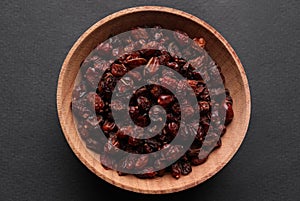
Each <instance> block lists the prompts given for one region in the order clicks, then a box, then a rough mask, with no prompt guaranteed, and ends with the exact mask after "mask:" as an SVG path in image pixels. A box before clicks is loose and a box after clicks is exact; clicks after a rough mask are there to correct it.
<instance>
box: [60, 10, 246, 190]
mask: <svg viewBox="0 0 300 201" xmlns="http://www.w3.org/2000/svg"><path fill="white" fill-rule="evenodd" d="M148 11H152V12H153V11H154V12H162V13H168V14H172V15H179V16H181V17H183V18H187V19H189V20H191V21H193V22H196V23H197V24H200V25H201V26H202V27H203V28H204V29H206V30H207V31H208V32H211V33H212V34H213V35H214V36H215V37H216V38H217V40H219V41H220V42H221V43H222V44H223V46H224V47H225V48H226V50H227V51H228V52H229V54H230V56H231V57H232V58H233V60H234V63H235V65H236V66H237V67H238V71H239V73H240V74H241V78H242V82H243V87H244V90H245V99H246V100H247V102H246V106H247V107H245V108H244V109H245V110H246V114H248V115H247V116H246V117H245V121H244V122H245V123H246V125H245V126H244V130H243V131H241V135H243V136H242V140H241V141H240V143H239V145H238V146H236V147H235V149H234V150H233V151H232V152H231V154H230V156H229V157H228V158H227V160H226V161H224V162H223V163H222V165H221V166H220V167H218V168H217V169H215V171H213V172H211V174H210V175H208V176H207V177H204V178H203V179H202V180H201V181H198V182H193V183H191V184H189V185H187V186H185V188H184V189H183V188H169V189H164V190H159V191H153V190H152V189H151V190H147V189H134V188H132V187H130V186H126V185H124V184H123V183H122V182H116V181H114V180H111V179H110V178H108V177H106V176H105V175H103V174H101V173H100V172H98V171H97V170H96V169H95V168H93V165H92V164H91V163H90V161H88V160H87V159H85V158H84V157H82V155H81V154H80V151H78V148H77V147H76V146H75V145H74V143H73V141H72V140H71V139H70V138H68V137H67V135H66V133H67V128H66V125H65V124H64V120H63V119H64V114H63V112H62V103H63V99H64V98H63V97H62V85H63V82H62V80H63V79H62V78H63V77H64V76H65V74H66V72H67V67H68V64H69V62H70V59H71V57H72V55H73V54H74V52H75V51H76V50H77V48H78V46H80V44H81V43H82V41H84V39H85V38H86V37H87V36H88V35H89V34H90V33H93V32H94V31H95V30H96V29H97V28H98V27H99V26H101V25H103V24H105V23H107V22H108V21H110V20H111V19H114V18H117V17H121V16H124V15H128V14H133V13H139V12H148ZM56 104H57V112H58V118H59V122H60V125H61V128H62V131H63V134H64V136H65V139H66V140H67V143H68V145H69V146H70V147H71V149H72V151H73V153H75V155H76V156H77V158H78V159H79V160H80V161H81V162H82V163H83V164H84V165H85V166H86V167H87V168H88V169H89V170H90V171H92V172H93V173H94V174H95V175H97V176H98V177H100V178H101V179H103V180H105V181H106V182H108V183H110V184H113V185H115V186H117V187H120V188H122V189H126V190H129V191H133V192H138V193H146V194H165V193H174V192H178V191H182V190H185V189H188V188H192V187H194V186H196V185H198V184H200V183H203V182H204V181H206V180H207V179H209V178H211V177H212V176H214V175H215V174H216V173H218V172H219V171H220V170H221V169H222V168H223V167H224V166H226V164H228V162H229V161H230V160H231V159H232V158H233V156H234V155H235V154H236V152H237V151H238V149H239V147H240V146H241V144H242V142H243V141H244V138H245V136H246V133H247V130H248V127H249V122H250V118H251V95H250V89H249V84H248V80H247V76H246V73H245V70H244V68H243V66H242V63H241V61H240V59H239V58H238V56H237V54H236V53H235V51H234V49H233V48H232V47H231V45H230V44H229V43H228V42H227V41H226V40H225V38H224V37H223V36H222V35H221V34H220V33H219V32H218V31H216V30H215V29H214V28H213V27H212V26H211V25H209V24H208V23H206V22H205V21H203V20H202V19H199V18H198V17H196V16H194V15H192V14H189V13H186V12H184V11H181V10H178V9H174V8H170V7H164V6H138V7H131V8H126V9H123V10H120V11H117V12H114V13H112V14H110V15H108V16H106V17H104V18H102V19H101V20H99V21H98V22H96V23H95V24H93V25H92V26H91V27H89V28H88V29H87V30H86V31H85V32H84V33H83V34H82V35H81V36H80V37H79V38H78V39H77V41H76V42H75V43H74V44H73V46H72V48H71V49H70V50H69V52H68V54H67V56H66V58H65V60H64V62H63V64H62V67H61V70H60V74H59V78H58V85H57V92H56Z"/></svg>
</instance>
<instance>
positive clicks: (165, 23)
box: [57, 7, 250, 194]
mask: <svg viewBox="0 0 300 201" xmlns="http://www.w3.org/2000/svg"><path fill="white" fill-rule="evenodd" d="M144 25H147V26H154V25H160V26H162V27H163V28H166V29H171V30H175V29H178V30H182V31H184V32H186V33H187V34H188V35H189V36H190V37H192V38H193V37H204V38H205V40H206V42H207V46H206V49H207V51H208V52H209V55H210V56H211V58H212V59H213V60H214V61H216V63H217V64H218V65H219V66H220V67H221V69H222V72H223V75H224V76H225V78H226V87H227V88H228V89H229V90H230V92H231V95H232V98H233V101H234V105H233V110H234V113H235V117H234V119H233V121H232V123H231V124H230V125H229V126H228V127H227V132H226V134H225V135H224V136H223V137H222V146H221V148H219V149H217V150H215V151H213V152H212V153H211V154H210V156H209V159H208V160H207V161H206V162H205V163H204V164H202V165H200V166H196V167H193V171H192V173H190V174H189V175H188V176H182V177H181V178H180V179H179V180H175V179H174V178H172V177H171V176H170V175H165V176H163V177H161V178H160V177H159V178H156V179H144V180H142V179H138V178H136V177H134V176H123V177H120V176H118V175H117V173H116V172H115V171H110V170H104V169H103V167H102V166H101V164H100V163H99V161H98V160H95V158H94V157H93V154H94V153H92V152H90V151H88V150H87V149H86V148H85V145H84V143H83V142H82V141H81V139H80V137H79V135H78V134H77V131H76V128H75V125H74V123H73V116H72V112H71V95H72V90H73V86H74V82H75V78H76V75H77V73H78V71H79V68H80V65H81V63H82V61H83V60H84V59H85V58H86V57H87V56H88V54H89V53H90V52H91V51H92V50H93V49H94V48H95V47H96V46H97V45H98V44H99V43H100V42H102V41H104V40H106V39H107V38H109V37H110V36H111V35H115V34H118V33H122V32H124V31H128V30H130V29H131V28H132V27H136V26H144ZM57 107H58V114H59V118H60V123H61V126H62V129H63V132H64V135H65V137H66V139H67V141H68V143H69V145H70V146H71V148H72V150H73V151H74V153H75V154H76V155H77V157H78V158H79V159H80V160H81V161H82V162H83V163H84V164H85V165H86V166H87V167H88V168H89V169H90V170H91V171H92V172H94V173H95V174H96V175H98V176H99V177H101V178H102V179H104V180H106V181H107V182H109V183H111V184H114V185H116V186H118V187H121V188H124V189H127V190H131V191H135V192H142V193H156V194H159V193H170V192H176V191H180V190H184V189H187V188H190V187H193V186H195V185H197V184H199V183H201V182H203V181H205V180H207V179H208V178H210V177H211V176H213V175H214V174H215V173H217V172H218V171H219V170H220V169H221V168H222V167H224V165H226V163H228V161H229V160H230V159H231V158H232V157H233V155H234V154H235V153H236V151H237V150H238V148H239V146H240V144H241V143H242V141H243V139H244V136H245V134H246V131H247V127H248V123H249V118H250V93H249V87H248V83H247V78H246V75H245V72H244V69H243V67H242V65H241V63H240V61H239V59H238V58H237V56H236V54H235V52H234V51H233V49H232V48H231V47H230V45H229V44H228V43H227V42H226V41H225V39H224V38H223V37H222V36H221V35H220V34H219V33H218V32H216V31H215V30H214V29H213V28H212V27H211V26H209V25H208V24H206V23H205V22H203V21H202V20H200V19H198V18H196V17H194V16H192V15H190V14H187V13H184V12H182V11H178V10H174V9H171V8H164V7H137V8H130V9H126V10H123V11H119V12H117V13H115V14H112V15H110V16H108V17H106V18H104V19H102V20H101V21H99V22H98V23H96V24H95V25H93V26H92V27H91V28H90V29H88V30H87V31H86V32H85V33H84V34H83V35H82V36H81V37H80V38H79V40H78V41H77V42H76V43H75V45H74V46H73V48H72V49H71V50H70V52H69V54H68V56H67V57H66V59H65V62H64V64H63V66H62V69H61V73H60V77H59V82H58V90H57Z"/></svg>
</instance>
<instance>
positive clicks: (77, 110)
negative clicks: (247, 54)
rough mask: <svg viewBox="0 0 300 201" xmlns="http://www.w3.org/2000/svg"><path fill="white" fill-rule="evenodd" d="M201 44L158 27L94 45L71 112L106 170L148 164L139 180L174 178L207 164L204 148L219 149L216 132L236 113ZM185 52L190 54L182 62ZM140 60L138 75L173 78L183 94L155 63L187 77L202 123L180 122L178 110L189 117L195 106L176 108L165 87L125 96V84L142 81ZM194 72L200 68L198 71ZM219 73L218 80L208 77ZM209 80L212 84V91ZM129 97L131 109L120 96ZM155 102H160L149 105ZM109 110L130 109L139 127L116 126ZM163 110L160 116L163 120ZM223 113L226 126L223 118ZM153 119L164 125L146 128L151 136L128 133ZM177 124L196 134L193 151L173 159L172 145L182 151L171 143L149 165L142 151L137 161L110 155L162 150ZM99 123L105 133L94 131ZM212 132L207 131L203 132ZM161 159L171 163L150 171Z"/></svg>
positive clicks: (164, 79) (127, 86) (199, 40)
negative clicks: (166, 175)
mask: <svg viewBox="0 0 300 201" xmlns="http://www.w3.org/2000/svg"><path fill="white" fill-rule="evenodd" d="M191 47H192V48H191ZM204 48H205V40H204V39H203V38H195V39H194V42H192V43H191V41H190V40H189V37H188V35H187V34H186V33H183V32H180V31H174V32H173V35H172V36H170V35H167V34H164V31H163V29H160V28H158V27H156V28H152V29H144V28H136V29H133V30H132V31H130V34H129V37H126V40H121V39H120V38H119V37H118V36H114V37H112V38H110V39H109V40H107V41H105V42H103V43H101V44H100V45H98V46H97V47H96V49H95V50H94V51H93V52H92V53H91V54H90V55H89V57H87V59H86V60H85V61H84V62H83V64H82V66H81V70H82V72H83V74H84V76H83V78H82V81H81V82H80V83H79V84H78V85H76V86H75V88H74V91H73V100H72V110H73V112H74V114H75V115H76V118H77V122H78V123H77V128H78V131H79V134H80V136H81V138H82V139H83V140H84V141H85V143H86V147H87V148H88V149H90V150H93V151H94V152H96V153H99V154H100V156H101V161H102V162H103V161H105V164H110V167H117V166H122V167H123V168H125V169H126V168H127V169H132V168H137V169H141V168H145V169H146V170H147V171H146V173H144V174H136V176H137V177H139V178H153V177H155V176H163V175H164V173H165V172H170V173H171V175H172V176H173V177H174V178H177V179H178V178H179V177H180V175H187V174H189V173H190V172H191V171H192V166H193V165H200V164H202V163H203V162H205V161H206V160H207V157H208V155H209V153H210V152H211V151H212V150H213V149H214V148H217V147H220V146H221V138H220V137H221V135H223V134H224V133H225V132H226V125H228V124H229V123H230V122H231V121H232V119H233V110H232V99H231V96H230V93H229V91H228V90H227V89H226V90H225V91H224V83H225V79H224V76H223V75H222V73H221V70H220V68H219V67H217V66H216V64H215V63H214V62H212V61H211V60H210V59H209V58H208V55H207V54H206V52H205V50H204ZM191 49H192V50H195V51H194V52H193V51H191ZM199 52H200V54H199ZM201 52H202V54H201ZM184 55H188V56H189V58H194V59H192V60H189V61H187V60H186V59H185V58H184ZM111 58H117V59H115V60H112V59H111ZM141 65H146V68H145V69H146V70H145V71H144V72H142V73H144V74H150V75H152V76H151V79H153V80H155V79H156V80H159V82H167V83H169V84H170V83H171V84H172V83H173V84H172V85H173V86H174V90H175V91H179V92H181V93H183V94H184V92H182V91H180V90H181V89H182V88H181V83H180V82H177V81H176V79H174V74H172V72H171V73H170V71H161V72H159V71H158V69H159V68H160V65H163V66H167V67H168V68H170V69H172V70H174V71H176V72H178V73H179V74H181V75H182V76H183V77H184V78H186V80H187V82H188V84H189V85H190V87H191V88H192V89H193V93H194V95H195V96H196V98H197V101H198V105H199V110H200V111H199V113H200V119H197V120H196V124H199V127H198V130H193V129H191V127H190V126H189V125H186V124H185V123H184V122H183V121H181V112H182V111H183V110H185V112H187V113H189V112H190V113H191V114H192V113H193V112H195V111H193V108H189V107H184V106H182V105H180V104H179V103H178V100H177V98H176V96H175V95H174V94H173V93H172V92H171V91H170V90H168V89H167V88H164V87H162V86H160V85H156V84H149V85H146V86H143V87H140V88H138V89H137V90H135V93H134V94H131V93H129V92H130V90H129V89H131V88H133V87H134V86H135V85H137V84H138V83H139V82H141V79H142V77H143V75H142V74H141V73H139V72H137V71H131V70H132V69H135V68H136V67H139V66H141ZM195 69H200V70H201V73H200V72H199V71H196V70H195ZM217 74H218V75H219V76H221V78H222V79H219V80H218V79H216V80H215V81H214V80H211V78H212V77H213V76H215V75H217ZM207 80H211V82H212V84H211V85H212V87H210V89H209V90H208V87H207V83H206V81H207ZM220 80H221V81H220ZM117 83H118V85H117ZM220 86H223V92H224V94H225V96H224V100H223V101H222V103H223V104H222V105H220V104H219V105H218V103H216V102H214V101H213V100H212V98H211V96H212V94H214V95H215V96H218V94H221V93H222V87H220ZM95 89H96V90H95ZM113 92H114V93H116V96H117V97H118V99H117V100H115V101H111V98H112V94H113ZM128 97H130V102H129V111H128V109H127V108H128V105H125V104H124V103H125V102H126V101H123V99H125V98H128ZM186 101H188V100H186ZM214 104H215V105H218V106H219V107H223V109H224V111H225V112H226V113H225V115H223V116H224V117H222V114H221V113H218V112H215V113H212V109H211V108H212V106H213V105H214ZM156 105H159V106H160V107H154V106H156ZM112 109H113V110H117V111H121V110H127V112H129V115H130V117H131V120H132V121H133V122H134V123H135V124H136V125H137V126H136V127H133V126H123V127H119V126H117V125H116V124H115V119H114V117H113V114H112ZM164 115H165V117H166V118H165V119H163V118H162V116H164ZM222 118H223V121H224V124H222V123H220V122H222ZM213 119H214V120H213ZM131 120H130V119H125V120H124V125H126V121H131ZM150 122H153V123H154V125H155V124H156V123H161V122H165V125H164V126H163V128H162V130H155V129H156V128H157V127H155V126H154V127H151V129H152V130H151V132H155V133H157V135H155V136H154V137H150V138H148V139H137V138H134V137H132V135H130V134H131V133H135V135H137V134H138V133H140V134H141V135H146V134H145V133H141V132H144V130H141V129H140V127H147V126H148V125H149V124H150ZM180 127H181V128H183V129H184V130H185V132H186V135H189V134H190V133H193V132H194V133H196V134H195V136H196V137H195V139H194V141H193V143H192V145H191V146H190V149H189V150H188V151H186V152H185V154H184V155H183V156H181V157H180V158H179V159H178V160H177V159H176V157H177V156H176V150H177V149H180V147H179V146H178V147H176V146H175V147H174V148H172V149H171V151H170V154H169V156H164V157H163V158H161V159H157V160H155V161H153V164H152V163H151V164H150V161H151V160H150V159H149V158H148V156H147V155H143V157H140V158H139V159H138V160H136V159H135V158H128V157H127V158H126V159H124V158H122V157H119V158H118V157H109V156H112V155H114V154H115V153H116V152H117V151H118V150H117V149H116V148H119V149H121V150H124V151H126V152H129V153H135V154H147V153H153V152H155V151H158V150H161V149H163V148H164V147H166V146H168V144H169V143H170V142H171V141H172V140H173V139H174V137H175V136H176V134H177V132H178V129H179V128H180ZM99 128H101V129H102V131H103V133H104V135H102V134H101V132H99ZM209 129H210V130H211V131H212V132H208V130H209ZM153 130H154V131H153ZM218 133H219V134H218ZM107 141H108V142H109V143H107ZM177 158H178V157H177ZM165 160H173V161H174V163H172V165H170V166H168V167H167V168H162V169H159V171H154V166H155V167H160V166H162V164H163V163H164V162H165ZM105 167H106V166H105ZM116 169H117V168H116ZM152 169H153V171H151V170H152ZM118 173H119V174H120V175H124V174H125V173H122V172H118Z"/></svg>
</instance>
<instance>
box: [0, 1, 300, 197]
mask: <svg viewBox="0 0 300 201" xmlns="http://www.w3.org/2000/svg"><path fill="white" fill-rule="evenodd" d="M276 2H278V3H275V1H267V0H265V1H258V0H254V1H233V0H209V1H208V0H205V1H196V0H189V1H182V0H164V1H159V0H153V1H142V0H126V1H125V0H123V1H111V2H108V1H104V0H61V1H58V0H56V1H54V0H53V1H40V0H32V1H25V0H23V1H8V0H2V1H1V4H0V5H1V12H0V34H1V38H0V56H1V60H0V65H1V74H0V78H1V82H0V87H1V96H0V105H1V107H0V117H1V120H2V121H1V126H0V128H1V132H0V133H1V134H0V135H1V138H0V145H1V146H0V200H1V201H2V200H3V201H6V200H30V201H31V200H88V199H89V200H111V199H114V200H115V199H116V198H117V196H119V195H120V196H121V198H122V199H125V198H126V200H127V199H128V200H203V201H204V200H222V201H224V200H251V201H253V200H297V198H298V200H299V198H300V190H299V186H298V188H297V187H296V185H297V184H298V185H299V184H300V154H299V152H300V146H299V142H300V140H299V135H300V134H299V129H300V123H299V120H300V107H299V103H300V97H299V94H300V90H299V76H300V65H299V64H300V59H299V56H298V54H299V36H300V30H299V24H300V17H299V10H300V3H299V1H297V0H294V1H291V0H290V1H288V0H286V1H276ZM138 5H163V6H169V7H173V8H177V9H181V10H184V11H186V12H189V13H191V14H194V15H195V16H197V17H199V18H202V19H203V20H205V21H206V22H208V23H209V24H211V25H212V26H213V27H215V28H216V29H217V30H218V31H219V32H220V33H221V34H222V35H223V36H224V37H225V38H226V39H227V40H228V41H229V43H230V44H231V45H232V46H233V48H234V49H235V50H236V52H237V54H238V56H239V57H240V59H241V61H242V63H243V65H244V67H245V70H246V73H247V75H248V79H249V83H250V88H251V95H252V115H251V122H250V127H249V130H248V133H247V136H246V138H245V141H244V142H243V144H242V146H241V148H240V149H239V151H238V153H237V154H236V155H235V156H234V158H233V159H232V160H231V161H230V163H229V164H228V165H227V166H226V167H225V168H224V169H222V170H221V171H220V172H219V173H218V174H217V175H215V176H214V177H213V178H211V179H210V180H208V181H206V182H205V183H203V184H201V185H199V186H197V187H194V188H192V189H189V190H186V191H183V192H180V193H175V194H169V195H161V196H154V195H142V194H136V193H132V192H128V191H125V190H122V189H119V188H117V187H114V186H112V185H110V184H108V183H106V182H104V181H102V180H101V179H99V178H97V177H96V176H95V175H94V174H92V173H91V172H90V171H89V170H88V169H87V168H85V166H84V165H83V164H81V163H80V161H79V160H78V159H77V158H76V157H75V155H74V154H73V153H72V151H71V149H70V148H69V146H68V144H67V142H66V140H65V139H64V136H63V133H62V131H61V129H60V125H59V121H58V118H57V113H56V102H55V98H56V97H55V96H56V87H57V80H58V75H59V71H60V67H61V65H62V63H63V60H64V58H65V56H66V54H67V53H68V51H69V49H70V48H71V47H72V45H73V43H74V42H75V41H76V40H77V38H78V37H79V36H80V35H81V34H82V33H83V32H84V31H85V30H86V29H87V28H88V27H90V26H91V25H93V24H94V23H95V22H97V21H98V20H100V19H101V18H103V17H105V16H107V15H108V14H111V13H113V12H115V11H118V10H120V9H123V8H127V7H132V6H138Z"/></svg>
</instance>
